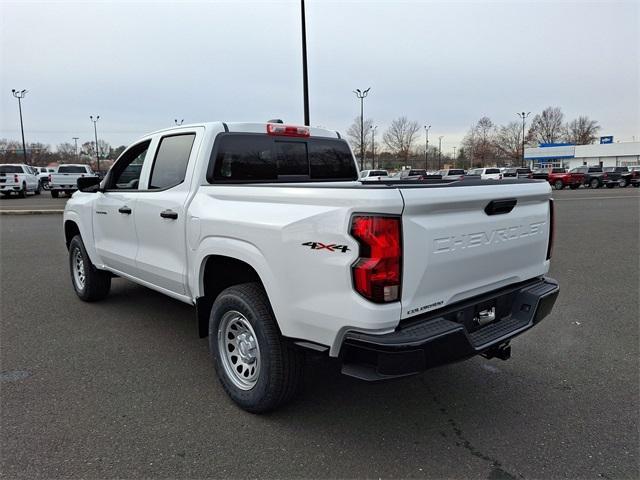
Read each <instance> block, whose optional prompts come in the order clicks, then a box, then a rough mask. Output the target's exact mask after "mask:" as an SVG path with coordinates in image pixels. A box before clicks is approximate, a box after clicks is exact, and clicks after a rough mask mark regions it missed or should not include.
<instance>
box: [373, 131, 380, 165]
mask: <svg viewBox="0 0 640 480" xmlns="http://www.w3.org/2000/svg"><path fill="white" fill-rule="evenodd" d="M376 128H378V126H377V125H375V126H373V125H371V168H379V166H378V165H376Z"/></svg>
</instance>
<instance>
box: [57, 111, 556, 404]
mask: <svg viewBox="0 0 640 480" xmlns="http://www.w3.org/2000/svg"><path fill="white" fill-rule="evenodd" d="M140 158H144V160H143V161H142V162H140V160H139V159H140ZM131 163H142V165H143V167H142V169H141V170H140V172H141V174H140V177H139V179H138V187H137V188H130V189H127V188H124V189H123V188H120V187H119V185H120V184H121V182H120V176H121V175H122V172H124V171H126V169H127V167H128V166H129V165H130V164H131ZM358 180H359V176H358V170H357V165H356V161H355V159H354V157H353V154H352V153H351V150H350V148H349V145H348V144H347V142H346V141H345V140H344V139H341V138H340V136H339V135H338V134H337V133H336V132H335V131H332V130H325V129H320V128H309V127H298V126H291V125H284V124H271V123H267V124H264V123H263V124H256V123H250V124H247V123H221V122H215V123H204V124H198V125H193V126H181V127H174V128H169V129H166V130H161V131H158V132H155V133H151V134H149V135H147V136H145V137H143V138H141V139H140V140H139V141H137V142H135V143H134V144H133V145H132V146H130V147H129V148H128V149H126V150H125V151H124V152H123V154H122V155H121V156H120V157H119V159H118V160H117V161H116V162H115V164H114V165H113V166H112V168H111V169H110V170H109V172H108V174H107V175H106V177H105V179H104V181H103V182H102V183H99V179H97V178H93V177H82V178H79V179H78V186H79V188H80V192H78V193H76V194H75V195H73V197H72V198H71V199H70V200H69V201H68V202H67V204H66V207H65V212H64V215H63V225H64V233H65V238H66V244H67V247H68V250H69V266H70V274H71V283H72V285H73V288H74V290H75V292H76V294H77V295H78V297H79V298H80V299H82V300H85V301H97V300H100V299H102V298H104V297H105V296H107V294H108V292H109V288H110V284H111V278H112V275H113V274H115V275H118V276H119V277H124V278H127V279H129V280H132V281H134V282H137V283H140V284H141V285H144V286H147V287H149V288H152V289H154V290H157V291H159V292H161V293H164V294H165V295H168V296H170V297H173V298H175V299H177V300H180V301H183V302H185V303H187V304H190V305H195V307H196V309H195V317H196V319H197V325H198V332H199V334H200V336H202V337H205V336H208V337H209V348H210V349H211V353H212V358H213V363H214V366H215V369H216V372H217V375H218V378H219V380H220V382H221V384H222V386H223V388H224V390H225V391H226V392H227V393H228V394H229V396H230V397H231V398H232V399H233V400H234V401H235V402H236V403H237V404H238V405H239V406H241V407H242V408H244V409H246V410H248V411H251V412H264V411H267V410H270V409H274V408H276V407H277V406H278V405H280V404H281V403H283V402H285V401H286V400H288V399H290V398H291V397H292V395H293V394H294V393H295V392H296V389H297V387H298V385H299V384H300V382H301V377H302V373H303V370H302V363H303V357H302V356H303V349H310V350H313V351H315V352H316V353H320V354H322V355H325V356H327V357H334V358H338V359H339V360H340V361H341V363H342V372H343V373H345V374H347V375H351V376H354V377H358V378H361V379H364V380H379V379H386V378H394V377H402V376H406V375H409V374H414V373H418V372H420V371H422V370H425V369H426V368H429V367H433V366H436V365H441V364H446V363H450V362H454V361H457V360H462V359H465V358H469V357H471V356H474V355H477V354H483V355H485V356H487V357H498V358H502V359H507V358H508V357H509V355H510V347H509V340H510V339H511V338H512V337H514V336H516V335H518V334H520V333H521V332H523V331H525V330H527V329H529V328H531V327H533V326H534V325H536V324H538V323H539V322H540V320H542V318H543V317H545V316H546V315H547V314H548V313H549V312H550V311H551V309H552V306H553V304H554V302H555V299H556V297H557V295H558V284H557V282H555V281H554V280H552V279H549V278H546V277H545V275H546V274H547V271H548V269H549V263H550V257H551V251H552V239H553V234H552V232H553V221H554V216H553V203H552V200H551V199H550V196H551V189H550V188H549V185H548V184H546V183H543V182H526V183H523V184H513V183H504V184H503V183H500V182H495V184H493V185H486V184H482V183H481V182H478V183H480V184H479V185H475V184H470V185H469V186H468V187H466V188H465V189H464V190H462V189H460V188H454V187H453V186H448V184H447V183H448V182H444V181H442V182H439V183H435V184H433V183H426V182H425V183H407V184H405V183H404V182H387V183H384V184H380V185H376V187H377V188H371V185H366V184H363V183H362V182H359V181H358ZM514 182H520V181H519V180H514ZM520 202H523V203H525V204H526V205H525V206H523V208H518V207H516V205H518V203H520ZM518 206H519V205H518ZM505 232H508V234H505ZM105 308H110V307H109V304H105Z"/></svg>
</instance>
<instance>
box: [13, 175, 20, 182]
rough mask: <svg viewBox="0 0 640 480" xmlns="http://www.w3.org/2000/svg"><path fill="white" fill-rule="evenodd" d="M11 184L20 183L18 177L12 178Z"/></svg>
mask: <svg viewBox="0 0 640 480" xmlns="http://www.w3.org/2000/svg"><path fill="white" fill-rule="evenodd" d="M13 183H20V180H18V175H14V176H13Z"/></svg>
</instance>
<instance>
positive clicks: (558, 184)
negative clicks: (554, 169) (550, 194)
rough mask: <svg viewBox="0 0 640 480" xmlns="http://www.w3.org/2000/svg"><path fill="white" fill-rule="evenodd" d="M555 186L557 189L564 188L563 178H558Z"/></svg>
mask: <svg viewBox="0 0 640 480" xmlns="http://www.w3.org/2000/svg"><path fill="white" fill-rule="evenodd" d="M553 188H555V189H556V190H562V189H563V188H564V183H562V180H556V181H555V183H554V184H553Z"/></svg>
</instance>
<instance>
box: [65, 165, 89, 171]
mask: <svg viewBox="0 0 640 480" xmlns="http://www.w3.org/2000/svg"><path fill="white" fill-rule="evenodd" d="M58 173H87V169H86V168H84V167H79V166H74V165H62V166H60V168H58Z"/></svg>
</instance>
